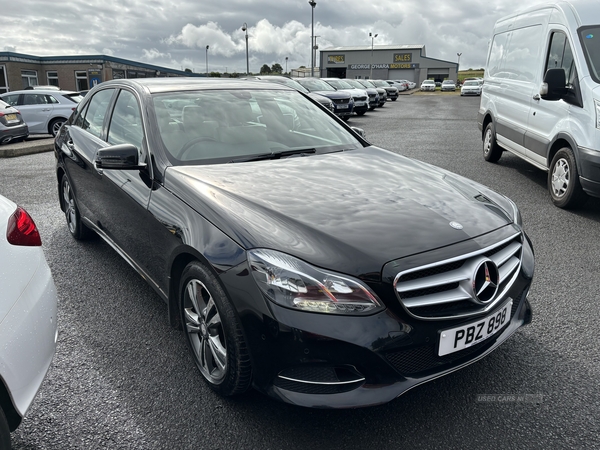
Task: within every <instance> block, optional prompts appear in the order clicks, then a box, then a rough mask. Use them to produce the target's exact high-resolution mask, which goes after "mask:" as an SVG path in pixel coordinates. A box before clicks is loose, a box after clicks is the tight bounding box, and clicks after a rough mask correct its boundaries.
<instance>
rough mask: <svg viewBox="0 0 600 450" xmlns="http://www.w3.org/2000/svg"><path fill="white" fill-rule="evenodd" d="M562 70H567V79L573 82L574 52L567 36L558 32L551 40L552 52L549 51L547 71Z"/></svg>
mask: <svg viewBox="0 0 600 450" xmlns="http://www.w3.org/2000/svg"><path fill="white" fill-rule="evenodd" d="M560 68H562V69H565V75H566V78H567V80H569V81H571V80H572V77H573V76H574V75H575V62H574V60H573V52H572V51H571V46H570V45H569V40H568V39H567V36H566V35H565V34H564V33H562V32H560V31H556V32H554V33H552V37H551V38H550V50H549V51H548V62H547V63H546V70H548V69H560ZM544 73H545V71H544Z"/></svg>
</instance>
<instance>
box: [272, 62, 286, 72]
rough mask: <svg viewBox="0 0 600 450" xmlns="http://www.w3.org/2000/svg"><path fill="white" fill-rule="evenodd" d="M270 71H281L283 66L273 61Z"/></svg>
mask: <svg viewBox="0 0 600 450" xmlns="http://www.w3.org/2000/svg"><path fill="white" fill-rule="evenodd" d="M271 73H283V67H281V64H279V63H275V64H273V65H272V66H271Z"/></svg>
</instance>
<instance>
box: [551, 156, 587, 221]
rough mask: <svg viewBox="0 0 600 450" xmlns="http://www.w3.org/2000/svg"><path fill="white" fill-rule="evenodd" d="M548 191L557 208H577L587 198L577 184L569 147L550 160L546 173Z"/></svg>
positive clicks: (577, 175) (576, 172)
mask: <svg viewBox="0 0 600 450" xmlns="http://www.w3.org/2000/svg"><path fill="white" fill-rule="evenodd" d="M548 190H549V191H550V197H551V198H552V203H554V204H555V205H556V206H558V207H559V208H564V209H569V208H577V207H579V206H581V205H583V204H584V203H585V202H586V200H587V198H588V197H587V194H586V193H585V192H584V191H583V189H582V187H581V183H580V182H579V173H578V171H577V163H576V161H575V155H574V154H573V151H572V150H571V149H570V148H569V147H564V148H561V149H560V150H559V151H558V152H556V155H554V158H552V163H551V164H550V170H549V171H548Z"/></svg>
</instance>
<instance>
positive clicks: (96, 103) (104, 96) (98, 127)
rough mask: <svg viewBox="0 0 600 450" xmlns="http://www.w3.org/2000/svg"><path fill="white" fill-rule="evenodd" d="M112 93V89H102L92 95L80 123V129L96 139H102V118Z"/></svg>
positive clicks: (104, 115)
mask: <svg viewBox="0 0 600 450" xmlns="http://www.w3.org/2000/svg"><path fill="white" fill-rule="evenodd" d="M114 92H115V90H114V89H103V90H101V91H100V92H97V93H96V94H94V96H93V97H92V99H91V100H90V103H89V105H88V107H87V111H86V112H85V118H84V119H83V121H82V123H81V128H82V129H84V130H86V131H87V132H88V133H90V134H93V135H94V136H96V137H98V138H100V137H102V130H103V126H104V118H105V117H106V111H107V110H108V106H109V104H110V100H111V99H112V96H113V94H114Z"/></svg>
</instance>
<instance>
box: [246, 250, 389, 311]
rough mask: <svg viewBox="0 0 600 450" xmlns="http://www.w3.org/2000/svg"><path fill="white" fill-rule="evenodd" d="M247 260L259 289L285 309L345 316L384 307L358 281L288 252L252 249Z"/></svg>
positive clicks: (379, 309)
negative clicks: (311, 263)
mask: <svg viewBox="0 0 600 450" xmlns="http://www.w3.org/2000/svg"><path fill="white" fill-rule="evenodd" d="M248 263H249V266H250V271H251V272H252V275H253V277H254V280H255V281H256V283H257V284H258V287H259V288H260V290H261V291H262V292H263V293H264V294H265V295H266V296H267V298H268V299H269V300H271V301H272V302H274V303H276V304H278V305H281V306H284V307H286V308H291V309H296V310H299V311H306V312H318V313H329V314H343V315H367V314H373V313H375V312H379V311H382V310H384V309H385V307H384V306H383V304H382V303H381V301H380V300H379V299H378V298H377V296H376V294H375V293H374V292H372V291H371V290H370V289H369V288H368V287H367V286H365V285H363V284H362V283H361V282H360V281H359V280H357V279H353V278H351V277H349V276H347V275H342V274H337V273H333V272H330V271H327V270H323V269H319V268H318V267H314V266H312V265H310V264H308V263H306V262H304V261H301V260H299V259H298V258H295V257H293V256H290V255H287V254H285V253H281V252H277V251H275V250H267V249H255V250H250V251H248Z"/></svg>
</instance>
